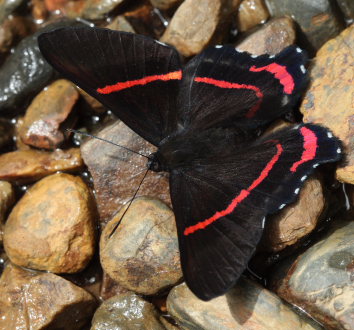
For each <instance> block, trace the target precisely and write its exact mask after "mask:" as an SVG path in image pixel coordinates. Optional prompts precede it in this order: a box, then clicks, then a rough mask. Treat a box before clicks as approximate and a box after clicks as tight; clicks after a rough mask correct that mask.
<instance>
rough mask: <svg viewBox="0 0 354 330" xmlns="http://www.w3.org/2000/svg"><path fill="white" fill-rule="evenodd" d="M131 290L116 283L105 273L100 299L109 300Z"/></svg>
mask: <svg viewBox="0 0 354 330" xmlns="http://www.w3.org/2000/svg"><path fill="white" fill-rule="evenodd" d="M128 291H129V290H128V289H126V288H124V287H122V286H121V285H120V284H119V283H117V282H116V281H114V280H113V279H112V278H110V277H109V275H108V274H107V273H106V272H103V278H102V285H101V290H100V297H101V299H102V300H107V299H109V298H112V297H113V296H116V295H121V294H125V293H127V292H128Z"/></svg>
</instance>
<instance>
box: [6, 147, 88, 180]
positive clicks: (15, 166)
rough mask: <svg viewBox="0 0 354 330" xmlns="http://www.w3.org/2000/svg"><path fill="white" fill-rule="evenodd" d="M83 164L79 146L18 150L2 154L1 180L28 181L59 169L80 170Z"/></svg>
mask: <svg viewBox="0 0 354 330" xmlns="http://www.w3.org/2000/svg"><path fill="white" fill-rule="evenodd" d="M83 165H84V164H83V161H82V158H81V154H80V149H79V148H71V149H68V150H61V149H57V150H55V151H53V152H46V151H39V150H18V151H13V152H8V153H6V154H2V155H0V180H8V181H11V182H18V183H28V182H33V181H36V180H38V179H40V178H43V177H45V176H47V175H49V174H53V173H55V172H57V171H78V170H80V169H81V168H82V167H83Z"/></svg>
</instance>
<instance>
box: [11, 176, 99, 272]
mask: <svg viewBox="0 0 354 330" xmlns="http://www.w3.org/2000/svg"><path fill="white" fill-rule="evenodd" d="M95 216H96V214H95V202H94V199H93V196H92V195H91V191H90V190H89V188H88V187H87V186H86V184H85V183H84V182H83V181H82V180H81V179H80V178H79V177H74V176H72V175H69V174H64V173H58V174H54V175H51V176H49V177H47V178H45V179H42V180H41V181H39V182H37V183H36V184H35V185H33V186H32V187H31V188H30V189H29V190H28V191H27V192H26V194H25V195H24V196H23V197H22V198H21V200H20V201H19V202H18V203H17V204H16V205H15V207H14V208H13V210H12V212H11V214H10V215H9V218H8V219H7V221H6V224H5V230H4V248H5V251H6V253H7V255H8V256H9V259H10V260H11V261H12V262H13V263H14V264H16V265H19V266H23V267H27V268H32V269H38V270H47V271H51V272H53V273H75V272H79V271H81V270H83V269H84V268H85V267H86V265H87V263H88V262H89V261H90V259H91V258H92V256H93V253H94V247H95ZM19 242H21V244H19Z"/></svg>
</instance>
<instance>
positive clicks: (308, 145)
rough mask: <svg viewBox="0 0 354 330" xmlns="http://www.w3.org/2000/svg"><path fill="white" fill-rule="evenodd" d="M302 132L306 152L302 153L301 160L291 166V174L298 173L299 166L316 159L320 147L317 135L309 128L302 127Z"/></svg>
mask: <svg viewBox="0 0 354 330" xmlns="http://www.w3.org/2000/svg"><path fill="white" fill-rule="evenodd" d="M300 132H301V134H302V136H303V137H304V146H303V147H304V151H303V152H302V155H301V159H300V160H299V161H297V162H296V163H294V164H293V166H291V168H290V171H291V172H296V170H297V168H298V166H299V165H301V164H303V163H306V162H308V161H309V160H312V159H314V158H315V157H316V150H317V147H318V145H317V136H316V134H315V133H314V132H313V131H311V130H310V129H308V128H307V127H301V129H300Z"/></svg>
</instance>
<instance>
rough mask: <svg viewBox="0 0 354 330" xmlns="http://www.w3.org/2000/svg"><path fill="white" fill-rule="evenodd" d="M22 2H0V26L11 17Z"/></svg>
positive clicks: (21, 0) (19, 0) (14, 0)
mask: <svg viewBox="0 0 354 330" xmlns="http://www.w3.org/2000/svg"><path fill="white" fill-rule="evenodd" d="M23 2H24V0H0V25H1V24H2V23H3V22H4V21H5V20H6V19H7V18H8V16H9V15H11V14H12V13H13V12H14V11H15V9H17V7H19V6H20V5H21V4H22V3H23Z"/></svg>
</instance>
